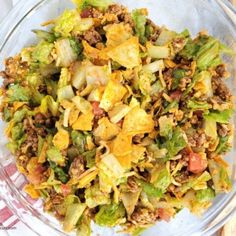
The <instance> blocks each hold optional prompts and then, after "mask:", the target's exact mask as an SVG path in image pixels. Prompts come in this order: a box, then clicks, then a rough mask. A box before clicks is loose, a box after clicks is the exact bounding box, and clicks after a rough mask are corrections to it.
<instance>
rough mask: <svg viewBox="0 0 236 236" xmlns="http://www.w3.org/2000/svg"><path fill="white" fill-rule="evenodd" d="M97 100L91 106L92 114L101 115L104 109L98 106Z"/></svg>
mask: <svg viewBox="0 0 236 236" xmlns="http://www.w3.org/2000/svg"><path fill="white" fill-rule="evenodd" d="M99 104H100V103H99V102H93V103H92V106H93V114H94V115H95V116H101V115H103V114H104V110H103V109H102V108H100V107H99Z"/></svg>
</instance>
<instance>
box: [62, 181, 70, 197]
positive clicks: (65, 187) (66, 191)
mask: <svg viewBox="0 0 236 236" xmlns="http://www.w3.org/2000/svg"><path fill="white" fill-rule="evenodd" d="M61 191H62V194H63V196H67V195H69V194H70V193H71V188H70V187H69V186H68V185H66V184H62V185H61Z"/></svg>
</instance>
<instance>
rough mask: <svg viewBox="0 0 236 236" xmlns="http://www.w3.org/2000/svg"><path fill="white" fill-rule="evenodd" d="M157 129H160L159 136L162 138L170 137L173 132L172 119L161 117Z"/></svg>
mask: <svg viewBox="0 0 236 236" xmlns="http://www.w3.org/2000/svg"><path fill="white" fill-rule="evenodd" d="M158 122H159V128H160V135H161V136H162V137H172V130H173V126H174V123H173V118H172V117H167V116H161V117H160V118H159V120H158Z"/></svg>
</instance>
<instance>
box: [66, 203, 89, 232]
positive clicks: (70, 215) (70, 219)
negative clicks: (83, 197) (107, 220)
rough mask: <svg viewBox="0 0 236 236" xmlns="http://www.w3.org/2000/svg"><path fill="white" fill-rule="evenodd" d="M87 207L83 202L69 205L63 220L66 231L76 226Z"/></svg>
mask: <svg viewBox="0 0 236 236" xmlns="http://www.w3.org/2000/svg"><path fill="white" fill-rule="evenodd" d="M85 208H86V204H82V203H73V204H71V205H69V206H68V208H67V210H66V216H65V220H64V222H63V229H64V231H65V232H70V231H72V230H73V229H74V228H75V227H76V224H77V223H78V221H79V219H80V217H81V216H82V214H83V212H84V210H85Z"/></svg>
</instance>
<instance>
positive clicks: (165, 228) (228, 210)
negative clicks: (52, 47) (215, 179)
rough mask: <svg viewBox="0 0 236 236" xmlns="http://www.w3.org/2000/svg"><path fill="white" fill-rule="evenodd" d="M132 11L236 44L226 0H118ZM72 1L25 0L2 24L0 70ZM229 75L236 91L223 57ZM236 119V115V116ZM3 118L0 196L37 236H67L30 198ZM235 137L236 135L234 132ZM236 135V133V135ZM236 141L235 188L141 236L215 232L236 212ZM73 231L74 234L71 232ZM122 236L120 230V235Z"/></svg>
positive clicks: (234, 15) (235, 15)
mask: <svg viewBox="0 0 236 236" xmlns="http://www.w3.org/2000/svg"><path fill="white" fill-rule="evenodd" d="M117 2H119V3H122V4H124V5H126V6H128V8H129V9H130V10H131V9H133V8H141V7H145V8H148V10H149V13H150V17H151V19H152V20H153V21H154V22H155V23H157V24H158V25H166V26H167V27H168V28H170V29H173V30H176V31H179V32H180V31H182V30H183V29H185V28H188V29H189V30H190V32H191V33H192V34H193V35H196V34H197V33H198V32H199V31H200V30H203V29H206V30H208V31H209V33H210V34H212V35H213V36H215V37H217V38H219V39H220V40H221V41H223V42H224V43H225V44H227V45H228V46H230V47H231V48H234V49H235V48H236V27H235V25H236V10H235V9H234V8H233V7H232V6H231V5H230V4H229V3H228V2H227V1H226V0H225V1H224V0H198V1H196V0H188V1H186V0H158V1H157V0H138V1H137V0H120V1H117ZM71 7H73V5H72V4H71V2H70V1H68V0H50V1H49V0H27V1H24V0H21V1H20V2H19V3H18V4H17V5H16V6H15V8H14V9H13V10H12V11H11V12H10V14H9V15H8V16H7V17H6V19H5V21H4V22H2V24H1V25H0V70H2V69H3V61H4V59H5V58H6V57H9V56H11V55H14V54H16V53H17V52H19V51H20V50H21V48H22V47H24V46H27V45H31V44H33V43H34V42H35V40H36V38H35V36H34V34H33V33H32V32H31V30H32V29H38V28H40V23H42V22H45V21H47V20H49V19H53V18H55V17H56V16H58V14H60V13H62V12H63V10H64V9H65V8H71ZM225 59H226V61H227V63H228V67H229V71H230V72H231V78H230V79H228V85H229V86H230V88H232V92H233V94H234V95H236V90H234V88H236V85H235V83H236V71H235V68H236V67H235V59H234V58H225ZM234 122H235V119H234ZM4 126H5V124H4V123H3V122H1V123H0V132H1V134H2V135H1V138H0V198H2V199H3V200H4V201H5V202H6V204H7V205H8V206H9V208H10V209H11V210H12V212H13V213H14V214H15V215H16V216H18V217H19V219H20V220H21V221H22V222H23V223H25V224H26V226H28V227H29V228H30V229H31V230H32V235H33V232H34V233H36V234H37V235H43V236H45V235H50V236H54V235H66V234H65V233H64V232H63V231H62V230H61V226H60V224H59V222H57V221H56V220H55V219H54V218H53V217H52V216H50V215H49V214H46V213H44V212H43V210H42V202H41V201H40V200H38V201H34V200H32V199H31V198H29V196H27V195H26V194H25V193H24V191H23V187H24V185H25V183H26V180H25V178H24V176H22V175H21V174H20V173H18V172H17V171H16V167H15V162H14V158H13V157H12V156H11V155H10V153H9V151H8V150H7V149H6V147H5V144H6V143H7V140H6V138H5V137H4ZM234 136H235V135H234ZM235 137H236V136H235ZM235 154H236V149H235V145H234V148H233V150H232V152H231V153H229V154H228V155H227V157H226V159H227V161H228V162H229V164H230V170H231V179H232V181H233V190H232V192H230V193H229V194H222V195H219V196H218V197H217V198H216V199H215V200H214V203H213V205H212V206H211V208H210V209H208V210H207V212H206V213H205V214H204V215H203V216H202V217H196V216H193V215H192V214H191V213H189V211H188V210H186V209H184V210H182V211H181V212H180V213H179V214H178V215H177V216H176V217H175V218H174V219H173V220H172V221H171V222H170V223H165V222H159V223H157V224H156V225H155V226H154V227H152V228H151V229H149V230H147V231H146V232H144V233H143V235H146V236H148V235H159V236H163V235H165V236H171V235H172V236H179V235H181V236H184V235H204V236H207V235H211V234H213V233H214V232H216V231H217V230H218V229H219V228H220V227H221V226H222V225H223V224H224V223H225V222H226V221H227V220H228V219H229V218H230V217H231V216H232V215H233V214H234V213H235V212H236V199H235V198H236V175H235V170H236V166H235V163H236V161H235V158H236V155H235ZM93 229H94V233H93V234H94V235H106V236H110V235H115V234H116V229H105V228H100V227H98V226H95V225H93ZM72 235H73V233H72ZM119 235H120V234H119Z"/></svg>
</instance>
